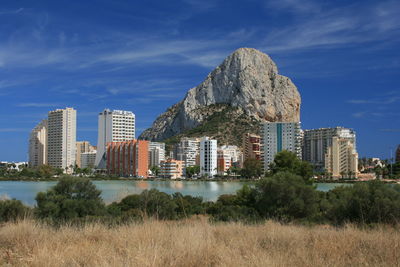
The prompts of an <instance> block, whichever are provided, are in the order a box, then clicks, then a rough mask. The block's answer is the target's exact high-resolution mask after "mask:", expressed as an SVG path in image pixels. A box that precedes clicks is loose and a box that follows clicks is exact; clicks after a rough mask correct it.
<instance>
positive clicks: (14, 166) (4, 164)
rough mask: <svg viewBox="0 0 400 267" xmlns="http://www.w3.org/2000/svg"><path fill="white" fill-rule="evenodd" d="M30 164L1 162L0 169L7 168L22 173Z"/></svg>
mask: <svg viewBox="0 0 400 267" xmlns="http://www.w3.org/2000/svg"><path fill="white" fill-rule="evenodd" d="M28 164H29V163H28V162H8V161H0V168H6V169H7V170H15V171H21V170H22V169H23V168H25V167H27V166H28Z"/></svg>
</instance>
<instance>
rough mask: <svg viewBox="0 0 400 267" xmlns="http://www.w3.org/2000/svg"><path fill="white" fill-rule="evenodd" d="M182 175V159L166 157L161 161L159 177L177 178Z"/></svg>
mask: <svg viewBox="0 0 400 267" xmlns="http://www.w3.org/2000/svg"><path fill="white" fill-rule="evenodd" d="M182 176H183V161H180V160H174V159H167V160H163V161H161V164H160V177H163V178H169V179H177V178H181V177H182Z"/></svg>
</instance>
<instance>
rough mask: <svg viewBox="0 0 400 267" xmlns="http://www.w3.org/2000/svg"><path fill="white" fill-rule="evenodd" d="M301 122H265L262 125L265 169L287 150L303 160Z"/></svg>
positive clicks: (262, 154) (262, 152) (262, 151)
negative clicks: (278, 154) (279, 154)
mask: <svg viewBox="0 0 400 267" xmlns="http://www.w3.org/2000/svg"><path fill="white" fill-rule="evenodd" d="M301 142H302V141H301V128H300V122H264V123H262V124H261V158H262V163H263V165H264V169H265V170H268V168H269V165H270V164H271V163H272V162H273V161H274V158H275V155H276V154H277V153H278V152H281V151H283V150H287V151H290V152H293V153H295V154H296V155H297V157H298V158H299V159H301Z"/></svg>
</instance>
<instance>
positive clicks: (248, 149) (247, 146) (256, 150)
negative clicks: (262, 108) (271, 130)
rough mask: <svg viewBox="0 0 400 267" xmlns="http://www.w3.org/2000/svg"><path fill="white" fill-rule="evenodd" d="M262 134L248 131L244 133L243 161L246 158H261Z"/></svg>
mask: <svg viewBox="0 0 400 267" xmlns="http://www.w3.org/2000/svg"><path fill="white" fill-rule="evenodd" d="M260 140H261V139H260V136H259V135H256V134H251V133H246V134H244V135H243V141H242V146H243V161H245V160H246V159H258V160H260V159H261V146H260Z"/></svg>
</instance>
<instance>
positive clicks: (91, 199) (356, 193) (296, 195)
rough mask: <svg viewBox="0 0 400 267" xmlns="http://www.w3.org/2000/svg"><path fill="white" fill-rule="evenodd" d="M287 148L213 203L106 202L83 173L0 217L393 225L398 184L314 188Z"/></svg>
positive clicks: (2, 207)
mask: <svg viewBox="0 0 400 267" xmlns="http://www.w3.org/2000/svg"><path fill="white" fill-rule="evenodd" d="M287 153H289V152H285V153H283V154H281V155H278V156H277V158H276V161H275V162H274V165H273V166H271V171H270V173H269V175H268V177H266V178H263V179H261V180H260V181H258V182H257V183H255V184H254V186H249V185H245V186H243V188H242V189H240V190H239V191H238V192H237V193H236V194H232V195H221V196H220V197H219V198H218V200H217V201H216V202H210V201H204V200H203V198H201V197H193V196H184V195H182V194H180V193H175V194H173V195H169V194H166V193H163V192H160V191H158V190H155V189H152V190H145V191H143V192H142V193H141V194H136V195H129V196H127V197H125V198H123V199H122V200H121V201H119V202H114V203H111V204H109V205H106V204H105V203H104V202H103V200H102V199H101V191H100V190H98V189H97V188H96V186H95V185H94V184H93V183H92V182H91V181H90V180H89V179H87V178H81V177H68V178H63V179H61V180H60V181H59V182H58V184H57V185H55V186H54V187H52V188H51V189H49V190H47V191H46V192H40V193H38V194H37V196H36V202H37V205H36V206H35V207H34V208H31V207H27V206H24V205H23V204H22V203H21V202H20V201H19V200H15V199H13V200H1V201H0V221H3V222H4V221H15V220H18V219H21V218H24V217H30V218H34V219H37V220H40V221H45V222H49V223H51V224H62V223H66V222H68V223H85V222H90V221H96V222H103V223H108V224H112V225H114V224H122V223H129V222H132V221H142V220H144V219H146V218H156V219H159V220H179V219H183V218H189V217H191V216H194V215H206V216H209V218H210V220H212V221H226V222H228V221H241V222H245V223H258V222H263V221H265V220H266V219H273V220H277V221H280V222H300V223H324V224H326V223H329V224H332V225H343V224H345V223H355V224H360V225H366V224H367V225H372V224H377V223H384V224H397V223H398V222H399V221H400V185H391V184H384V183H382V182H380V181H371V182H363V183H356V184H354V185H351V186H341V187H337V188H335V189H333V190H331V191H329V192H320V191H317V190H316V186H315V185H313V184H312V181H311V180H310V178H309V174H308V172H309V171H310V170H309V167H308V166H307V165H305V164H303V163H302V162H301V161H298V160H297V158H296V157H295V156H294V157H292V156H290V157H288V154H287Z"/></svg>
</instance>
